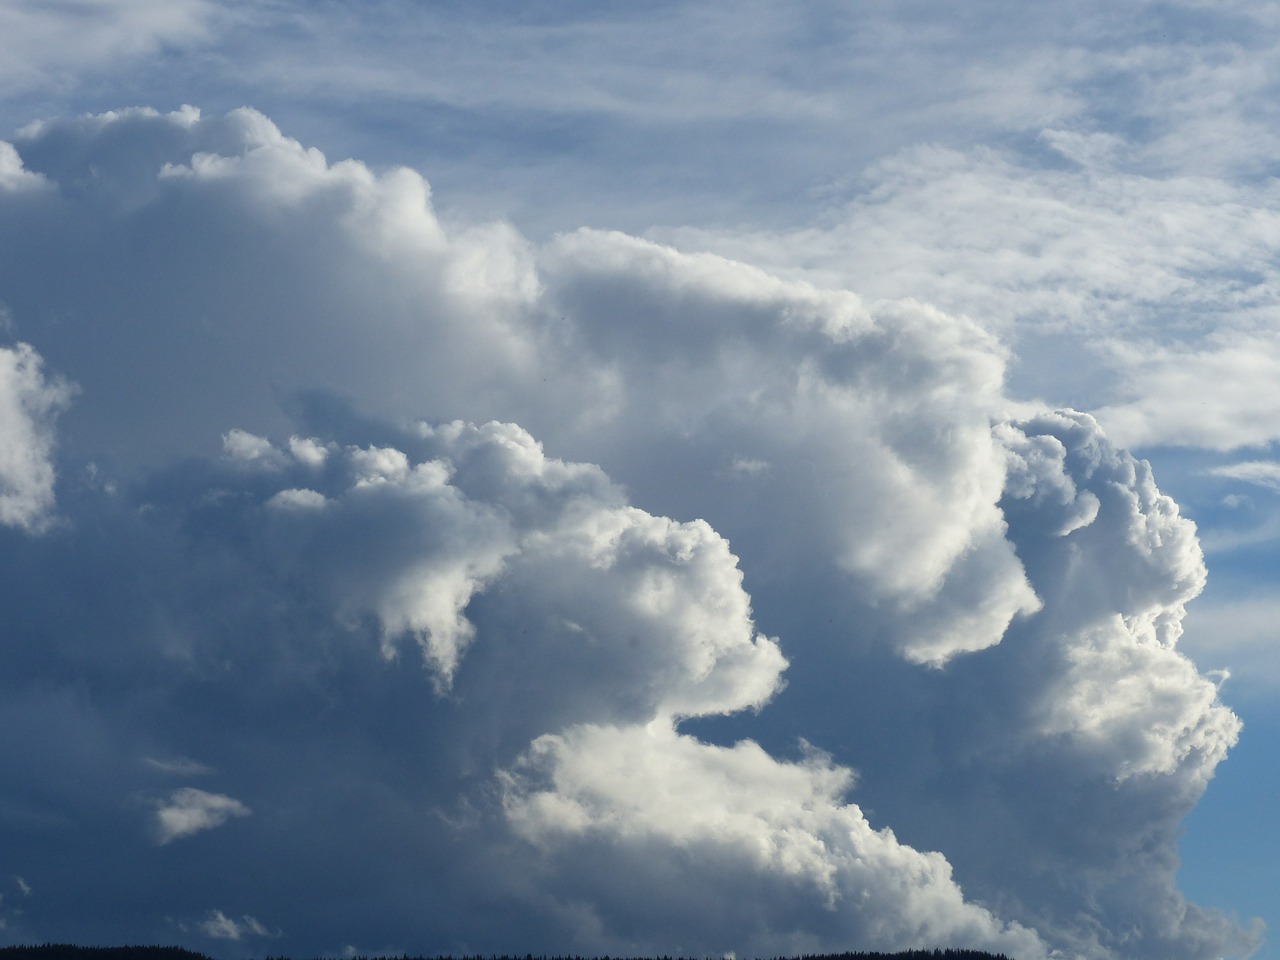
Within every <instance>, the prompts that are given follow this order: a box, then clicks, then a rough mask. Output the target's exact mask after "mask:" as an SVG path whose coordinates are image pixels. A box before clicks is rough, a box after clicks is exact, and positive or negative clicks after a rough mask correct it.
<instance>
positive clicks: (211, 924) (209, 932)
mask: <svg viewBox="0 0 1280 960" xmlns="http://www.w3.org/2000/svg"><path fill="white" fill-rule="evenodd" d="M198 926H199V928H200V932H201V933H203V934H204V935H205V936H207V937H211V938H213V939H214V940H237V941H238V940H242V939H244V938H245V937H271V936H275V934H272V932H271V931H270V930H268V929H267V928H266V927H265V926H263V925H262V924H261V923H260V922H258V920H257V919H255V918H254V917H251V916H249V915H248V914H245V915H244V916H242V917H241V918H240V919H239V920H236V919H233V918H232V917H228V916H227V915H226V914H225V913H223V912H222V911H221V910H210V911H209V915H208V916H207V917H206V918H205V919H204V920H201V921H200V923H199V924H198Z"/></svg>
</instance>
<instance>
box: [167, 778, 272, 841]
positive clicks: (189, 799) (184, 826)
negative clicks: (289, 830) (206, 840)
mask: <svg viewBox="0 0 1280 960" xmlns="http://www.w3.org/2000/svg"><path fill="white" fill-rule="evenodd" d="M250 812H251V811H250V810H249V808H248V807H246V806H245V805H244V804H243V803H241V802H240V801H239V800H236V799H235V798H234V797H228V796H226V795H225V794H221V793H209V792H208V791H206V790H198V789H196V788H195V787H183V788H181V789H179V790H175V791H173V793H171V794H169V796H168V798H167V799H165V800H162V801H158V802H157V804H156V838H157V839H158V840H159V842H160V843H161V844H166V843H169V842H171V841H173V840H180V839H182V838H183V837H189V836H192V835H194V834H197V833H201V832H202V831H205V830H213V829H215V828H216V827H220V826H222V825H223V824H224V823H226V822H227V821H228V820H230V819H231V818H232V817H247V816H249V814H250Z"/></svg>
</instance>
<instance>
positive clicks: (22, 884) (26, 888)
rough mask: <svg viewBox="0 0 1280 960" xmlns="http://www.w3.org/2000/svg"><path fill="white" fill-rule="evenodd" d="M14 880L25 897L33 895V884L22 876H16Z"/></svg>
mask: <svg viewBox="0 0 1280 960" xmlns="http://www.w3.org/2000/svg"><path fill="white" fill-rule="evenodd" d="M13 882H14V883H16V884H17V885H18V890H19V891H20V892H21V893H22V895H23V896H24V897H29V896H31V884H29V883H27V881H26V880H24V879H22V877H14V878H13Z"/></svg>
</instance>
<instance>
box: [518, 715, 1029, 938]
mask: <svg viewBox="0 0 1280 960" xmlns="http://www.w3.org/2000/svg"><path fill="white" fill-rule="evenodd" d="M851 779H852V777H851V774H850V772H849V771H848V770H845V769H842V768H839V767H834V766H832V765H831V764H830V762H829V759H828V758H826V757H823V756H821V755H818V754H814V755H811V756H810V757H809V758H808V759H806V760H805V761H803V762H800V763H780V762H778V761H776V760H774V759H773V758H772V757H770V756H769V755H768V754H766V753H765V752H764V751H763V750H761V749H760V748H759V747H758V746H757V745H756V744H754V743H751V742H750V741H744V742H740V743H738V744H737V745H735V746H734V747H731V748H727V747H716V746H710V745H707V744H703V743H699V742H698V741H697V740H695V739H694V738H692V737H688V736H682V735H680V734H678V733H676V732H675V731H674V730H673V729H672V728H671V727H670V725H668V724H666V723H663V722H661V721H658V722H654V723H651V724H648V725H646V726H640V725H635V726H631V727H625V728H618V727H601V726H579V727H574V728H571V729H570V730H568V731H566V732H565V733H563V734H560V735H546V736H543V737H540V738H539V739H538V740H536V741H535V742H534V743H533V745H532V747H531V748H530V750H529V752H528V754H527V755H526V756H524V757H523V758H522V759H521V762H520V763H519V764H518V765H517V766H516V767H515V768H514V770H513V771H511V772H508V773H507V774H506V775H505V777H504V784H505V788H506V792H505V796H504V804H505V806H506V810H507V815H508V817H509V818H510V819H511V821H512V823H513V825H514V827H515V829H516V830H517V831H518V832H519V833H520V834H521V835H522V836H524V837H526V838H528V839H529V840H530V841H532V842H534V843H537V844H540V845H542V846H543V847H544V848H546V849H547V850H548V852H549V853H551V854H552V855H553V856H555V857H556V858H557V859H560V858H563V859H564V860H565V861H572V862H573V863H574V864H575V867H576V869H574V870H572V871H568V870H566V871H563V872H562V873H561V875H560V876H559V877H556V878H553V879H551V880H550V881H549V882H550V883H552V884H555V885H556V886H557V887H559V888H560V889H561V890H563V893H564V894H565V895H567V896H570V897H574V898H582V897H584V896H588V891H590V893H589V896H590V899H591V902H593V903H595V904H598V905H599V907H600V908H601V909H603V910H607V911H608V913H609V916H610V922H611V923H612V924H613V925H617V926H619V927H621V929H622V930H623V931H626V933H628V934H629V935H630V936H632V937H635V941H634V942H637V943H643V942H644V939H643V934H642V933H641V931H643V930H644V929H646V928H652V927H653V926H655V925H659V926H661V927H662V928H663V929H664V930H666V931H667V936H668V937H669V938H671V939H673V940H674V941H675V942H676V943H677V944H679V949H680V950H681V951H686V952H697V951H699V950H702V951H706V950H708V949H720V950H723V949H724V948H725V946H726V945H729V946H732V947H733V948H734V949H749V950H753V951H764V952H768V951H773V952H777V953H800V952H804V951H806V950H814V949H822V946H823V945H824V944H831V943H840V942H846V943H856V944H859V945H862V946H865V947H867V948H872V949H874V948H881V949H889V950H893V949H902V948H906V947H913V946H914V947H923V946H927V945H929V944H937V943H947V944H950V945H954V946H966V947H972V948H978V949H989V950H993V951H999V952H1004V953H1007V954H1009V955H1016V956H1019V957H1028V958H1035V957H1041V956H1045V955H1046V954H1045V948H1044V945H1043V944H1042V943H1041V942H1040V940H1039V938H1038V937H1037V936H1036V935H1035V934H1034V933H1033V932H1031V931H1029V930H1027V929H1025V928H1022V927H1020V926H1019V925H1017V924H1012V925H1007V924H1004V923H1002V922H1000V921H999V920H997V919H996V918H995V917H993V916H992V915H991V914H990V913H989V912H988V911H986V910H984V909H982V908H981V907H978V906H975V905H973V904H970V903H967V902H966V901H965V899H964V897H963V895H962V893H961V891H960V888H959V887H958V886H956V884H955V883H954V882H953V880H952V878H951V868H950V866H949V865H948V863H947V861H946V859H945V858H944V857H943V856H942V855H941V854H937V853H920V852H918V851H916V850H913V849H911V848H910V847H908V846H905V845H903V844H900V843H899V842H898V841H897V840H896V839H895V837H894V835H893V833H892V832H891V831H889V830H879V831H877V830H874V829H872V827H871V826H870V825H869V824H868V823H867V820H866V818H865V817H863V815H862V812H861V811H860V810H859V809H858V808H857V807H856V806H854V805H852V804H845V803H843V802H842V795H843V794H844V792H845V791H846V790H847V789H848V787H849V786H850V783H851ZM637 875H638V876H641V877H643V878H644V879H645V880H650V881H652V886H651V887H649V888H648V889H646V891H645V895H644V896H636V892H637V891H636V890H635V884H636V879H635V878H636V877H637ZM708 891H712V892H708ZM655 893H656V896H655Z"/></svg>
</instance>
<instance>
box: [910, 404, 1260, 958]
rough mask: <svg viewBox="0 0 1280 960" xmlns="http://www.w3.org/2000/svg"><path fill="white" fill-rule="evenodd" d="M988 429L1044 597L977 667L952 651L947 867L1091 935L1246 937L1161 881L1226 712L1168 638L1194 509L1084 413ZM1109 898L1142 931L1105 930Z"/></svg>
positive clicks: (1037, 917) (1133, 946) (1234, 945)
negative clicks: (1003, 455)
mask: <svg viewBox="0 0 1280 960" xmlns="http://www.w3.org/2000/svg"><path fill="white" fill-rule="evenodd" d="M998 433H999V434H1000V436H1001V437H1002V438H1003V442H1004V443H1005V445H1006V447H1007V449H1008V450H1009V456H1010V472H1009V477H1008V482H1007V490H1006V495H1005V497H1004V499H1003V500H1002V507H1003V510H1004V513H1005V515H1006V517H1007V518H1008V524H1009V537H1010V539H1011V540H1012V541H1013V542H1014V543H1015V545H1016V546H1017V550H1018V554H1019V557H1020V558H1021V559H1022V562H1023V563H1024V565H1025V567H1026V569H1027V572H1028V576H1029V578H1030V581H1031V583H1032V584H1033V585H1034V587H1035V589H1036V591H1037V593H1038V595H1039V596H1040V597H1041V599H1042V601H1043V607H1042V609H1041V610H1040V611H1039V612H1037V613H1036V614H1035V615H1034V616H1032V617H1031V618H1029V619H1028V620H1026V621H1025V622H1023V623H1020V624H1015V625H1014V626H1013V627H1012V628H1011V629H1010V632H1009V634H1008V635H1007V636H1006V638H1005V639H1004V641H1003V642H1002V643H1001V645H1000V646H999V647H996V648H993V649H992V650H991V651H989V652H988V653H987V654H984V655H982V656H984V657H986V658H987V659H988V660H989V662H988V663H987V664H986V665H985V666H983V667H982V671H983V674H984V675H985V679H983V680H977V675H976V671H977V669H978V667H979V664H977V663H974V664H968V665H966V666H965V668H963V670H962V676H964V679H967V680H969V681H975V680H976V681H977V683H976V690H979V691H981V692H982V695H981V698H980V699H979V700H977V701H975V700H973V699H971V698H972V696H973V694H972V692H971V693H969V695H968V696H965V697H964V699H962V700H960V701H957V702H954V703H952V704H951V707H952V710H953V711H954V710H956V709H963V711H964V713H962V714H956V715H954V716H953V715H948V720H947V722H948V723H955V724H958V725H959V726H960V727H961V728H963V732H962V733H959V734H958V735H957V737H956V740H955V746H956V748H957V751H958V752H957V754H956V756H954V757H944V758H942V760H941V762H942V765H943V772H942V773H941V774H940V775H939V781H938V784H937V786H938V788H939V789H941V788H942V783H944V782H945V783H947V784H949V789H950V790H951V791H952V796H953V803H954V811H953V815H955V816H957V817H959V818H961V819H963V820H964V822H965V823H966V825H967V826H966V832H965V835H964V838H959V837H957V839H959V842H953V843H952V844H951V845H949V846H948V847H947V852H948V855H949V857H950V858H951V861H952V863H953V864H954V865H955V868H956V870H957V875H958V876H959V878H960V880H961V882H962V883H964V884H965V886H966V889H967V890H969V891H970V892H971V893H972V894H973V895H975V896H977V897H979V898H981V899H983V900H986V901H988V902H995V903H1000V904H1001V905H1002V912H1003V913H1004V915H1006V916H1008V917H1010V918H1013V919H1017V920H1019V921H1021V922H1023V923H1025V924H1027V925H1029V926H1031V927H1033V928H1034V929H1036V930H1038V931H1040V932H1041V934H1042V935H1046V936H1047V937H1048V938H1049V939H1050V941H1051V942H1059V943H1063V944H1070V945H1071V946H1072V948H1073V949H1077V950H1080V951H1081V952H1083V953H1085V954H1088V955H1103V956H1111V955H1117V956H1119V955H1128V954H1135V953H1136V954H1140V955H1171V954H1176V955H1184V956H1196V955H1198V951H1200V950H1204V949H1208V948H1207V946H1206V944H1208V943H1212V942H1219V943H1223V944H1230V945H1231V946H1230V947H1225V948H1226V949H1237V950H1245V949H1247V948H1248V943H1249V939H1248V937H1247V936H1245V935H1244V934H1241V933H1240V932H1239V931H1235V930H1233V929H1232V928H1231V926H1230V925H1229V924H1228V923H1227V922H1226V921H1225V920H1223V918H1221V917H1219V916H1217V915H1214V914H1212V913H1209V912H1206V911H1201V910H1199V909H1197V908H1194V907H1191V906H1189V905H1187V904H1186V903H1185V902H1184V901H1183V900H1182V898H1181V896H1180V895H1178V894H1177V892H1176V888H1175V886H1174V874H1175V872H1176V869H1177V857H1176V839H1177V833H1178V824H1179V822H1180V821H1181V818H1182V817H1183V816H1184V815H1185V814H1186V812H1187V811H1188V810H1189V809H1190V808H1191V806H1192V805H1194V803H1195V802H1196V800H1197V799H1198V798H1199V796H1200V794H1201V792H1202V791H1203V790H1204V788H1205V785H1206V784H1207V782H1208V780H1209V779H1210V778H1211V777H1212V775H1213V771H1214V768H1215V767H1216V766H1217V764H1218V763H1219V762H1220V761H1221V760H1222V759H1223V757H1224V756H1225V754H1226V751H1227V750H1228V749H1229V748H1230V746H1231V745H1233V744H1234V743H1235V741H1236V737H1237V734H1238V732H1239V729H1240V722H1239V720H1238V719H1237V718H1236V717H1235V716H1234V714H1232V713H1231V711H1230V710H1228V709H1227V708H1226V707H1224V706H1223V705H1222V704H1221V703H1220V702H1219V700H1218V690H1217V686H1216V684H1215V683H1214V682H1213V681H1211V680H1210V679H1208V678H1206V677H1203V676H1201V675H1200V674H1199V672H1198V671H1197V670H1196V668H1195V666H1194V665H1193V664H1192V663H1191V661H1190V660H1188V659H1187V658H1186V657H1185V656H1183V655H1182V654H1181V653H1179V652H1178V651H1177V649H1176V643H1177V640H1178V638H1179V636H1180V634H1181V629H1182V627H1181V624H1182V619H1183V616H1184V604H1185V603H1186V602H1187V601H1189V600H1191V599H1192V598H1194V597H1195V596H1196V594H1198V593H1199V592H1200V590H1201V589H1202V587H1203V585H1204V577H1205V570H1204V563H1203V559H1202V556H1201V552H1200V548H1199V545H1198V543H1197V542H1196V538H1195V530H1194V526H1193V525H1192V524H1191V523H1190V522H1189V521H1188V520H1186V519H1184V518H1182V517H1180V516H1179V514H1178V510H1177V506H1176V505H1175V504H1174V503H1173V501H1171V500H1170V499H1169V498H1168V497H1166V496H1163V495H1162V494H1160V492H1159V491H1158V489H1157V488H1156V486H1155V484H1154V482H1153V480H1152V477H1151V471H1150V468H1149V466H1148V465H1147V464H1146V463H1144V462H1142V461H1138V460H1135V459H1134V458H1133V457H1132V456H1130V455H1128V454H1126V453H1124V452H1122V451H1118V450H1117V449H1116V448H1115V447H1113V446H1112V445H1111V444H1110V442H1109V441H1107V439H1106V438H1105V437H1104V436H1103V434H1102V433H1101V431H1100V430H1099V428H1098V426H1097V424H1096V422H1095V421H1094V420H1093V419H1092V418H1091V417H1088V416H1087V415H1084V414H1075V413H1058V414H1044V415H1041V416H1038V417H1034V418H1030V419H1028V420H1025V421H1020V422H1017V423H1012V424H1007V425H1005V426H1002V427H1001V428H1000V429H999V431H998ZM965 672H967V676H965V675H964V674H965ZM962 690H963V686H959V687H957V688H956V694H960V693H961V691H962ZM961 704H963V707H961ZM984 728H985V729H984ZM961 744H963V746H960V745H961ZM993 791H995V792H996V794H995V795H998V793H999V792H1004V793H1006V794H1007V797H1005V798H1003V799H1000V800H999V801H995V800H994V799H993V796H994V795H993ZM1033 797H1034V800H1033V799H1032V798H1033ZM993 802H994V803H997V805H998V807H999V810H1000V813H999V815H998V816H994V815H993V814H992V810H991V807H992V804H993ZM984 807H985V808H987V809H986V813H985V814H984V813H982V812H981V811H980V809H979V808H984ZM1081 809H1084V810H1088V811H1089V814H1088V816H1087V817H1086V818H1080V817H1079V816H1078V815H1077V814H1075V813H1073V811H1074V810H1081ZM903 819H905V820H907V821H911V820H913V819H914V818H913V816H912V815H911V814H909V813H907V814H905V816H904V818H903ZM1065 823H1070V824H1072V828H1071V829H1070V830H1069V831H1065V832H1064V829H1063V826H1062V825H1063V824H1065ZM907 833H908V835H910V836H916V835H917V831H916V830H915V829H907ZM923 833H925V834H927V833H928V831H927V830H925V831H923ZM996 834H999V835H1000V837H1001V838H999V839H998V838H997V837H996ZM984 845H995V846H989V847H988V849H987V850H985V851H984V849H983V847H984ZM997 848H998V849H999V854H998V856H999V858H1000V860H1001V863H999V864H997V863H995V862H994V858H993V852H992V851H994V850H995V849H997ZM1085 863H1088V864H1089V866H1088V867H1087V868H1086V867H1085ZM997 875H999V876H1002V877H1003V880H1001V881H995V880H994V877H996V876H997ZM1062 876H1071V877H1072V878H1073V880H1072V883H1073V884H1074V885H1075V888H1074V891H1073V892H1071V893H1067V892H1066V891H1065V890H1064V889H1063V886H1062V884H1061V882H1060V878H1061V877H1062ZM1011 891H1016V893H1014V894H1012V895H1011ZM1089 904H1107V907H1106V908H1105V909H1103V910H1102V911H1100V919H1101V922H1102V926H1101V928H1099V929H1097V930H1095V931H1093V932H1090V931H1088V930H1087V929H1084V928H1079V927H1077V925H1076V921H1075V918H1076V917H1077V916H1078V911H1079V910H1083V909H1090V908H1089V907H1088V906H1087V905H1089ZM1120 915H1128V916H1130V917H1131V920H1130V921H1129V922H1130V923H1132V924H1133V930H1135V931H1140V932H1137V933H1132V934H1130V935H1129V936H1128V937H1127V938H1124V939H1120V938H1118V937H1117V936H1116V935H1115V934H1113V933H1112V932H1111V931H1112V930H1115V929H1118V928H1117V927H1116V926H1115V925H1114V924H1115V921H1116V920H1117V919H1118V917H1119V916H1120Z"/></svg>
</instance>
